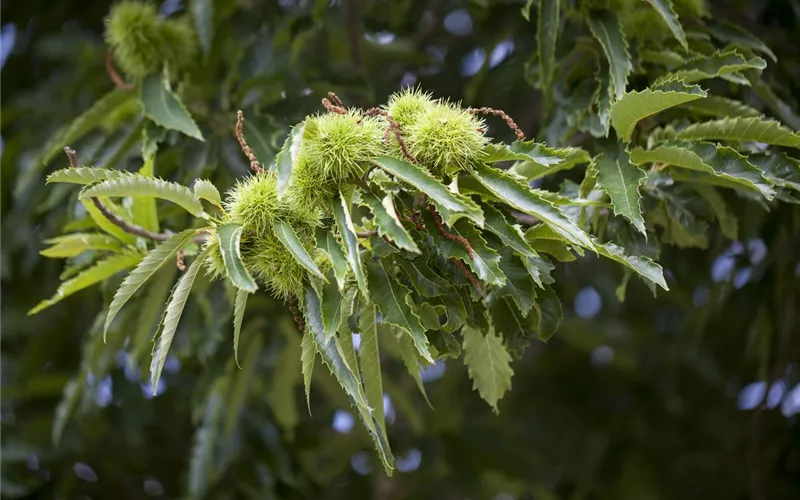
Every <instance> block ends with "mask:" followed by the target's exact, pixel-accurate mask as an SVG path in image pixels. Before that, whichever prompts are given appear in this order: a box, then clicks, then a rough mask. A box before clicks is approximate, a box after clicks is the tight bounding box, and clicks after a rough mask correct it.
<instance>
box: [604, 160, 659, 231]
mask: <svg viewBox="0 0 800 500" xmlns="http://www.w3.org/2000/svg"><path fill="white" fill-rule="evenodd" d="M595 167H596V169H597V182H598V184H599V185H600V187H601V188H602V189H603V191H605V192H606V194H608V196H609V198H611V205H612V207H613V208H614V214H616V215H622V216H624V217H625V218H626V219H628V220H629V221H630V222H631V224H633V226H634V227H635V228H636V230H637V231H639V232H640V233H642V234H647V231H646V229H645V227H644V217H643V215H642V207H641V201H642V195H641V194H640V193H639V186H640V185H641V183H642V181H643V180H644V178H645V173H644V172H643V171H642V170H641V169H640V168H638V167H636V166H634V165H632V164H631V162H630V161H629V159H628V155H627V154H626V153H624V152H622V151H621V152H620V154H619V155H618V156H617V157H616V158H612V157H611V156H609V155H607V154H601V155H599V156H598V157H597V159H596V162H595Z"/></svg>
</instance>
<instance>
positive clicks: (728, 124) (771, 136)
mask: <svg viewBox="0 0 800 500" xmlns="http://www.w3.org/2000/svg"><path fill="white" fill-rule="evenodd" d="M675 137H676V138H677V139H686V140H691V141H701V140H708V139H713V140H717V141H742V142H763V143H765V144H773V145H775V146H786V147H790V148H799V149H800V134H797V133H794V132H792V131H791V130H789V129H786V128H784V127H782V126H781V125H780V123H778V122H776V121H774V120H765V119H764V118H761V117H751V118H723V119H721V120H714V121H708V122H701V123H695V124H693V125H689V126H688V127H686V128H685V129H683V130H681V131H679V132H677V133H676V134H675Z"/></svg>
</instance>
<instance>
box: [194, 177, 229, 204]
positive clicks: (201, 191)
mask: <svg viewBox="0 0 800 500" xmlns="http://www.w3.org/2000/svg"><path fill="white" fill-rule="evenodd" d="M192 189H193V191H194V194H195V196H196V197H197V198H199V199H201V200H206V201H207V202H209V203H211V204H212V205H214V206H215V207H218V208H222V197H221V196H220V194H219V190H218V189H217V187H216V186H215V185H214V184H212V183H211V181H208V180H206V179H197V180H196V181H194V186H192Z"/></svg>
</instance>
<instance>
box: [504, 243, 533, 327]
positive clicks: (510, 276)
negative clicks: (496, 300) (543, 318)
mask: <svg viewBox="0 0 800 500" xmlns="http://www.w3.org/2000/svg"><path fill="white" fill-rule="evenodd" d="M500 257H501V258H500V269H502V270H503V274H505V276H506V283H505V285H503V286H501V287H498V288H497V289H496V292H495V293H497V296H498V297H510V298H511V300H513V301H514V303H515V304H517V307H519V310H520V311H522V315H523V316H527V315H528V313H529V312H531V309H532V308H533V304H534V298H535V297H536V292H535V291H534V289H533V281H531V277H530V275H529V274H528V270H527V268H526V267H525V265H524V264H523V263H522V261H521V260H520V259H519V258H518V257H517V256H516V255H514V250H513V249H511V248H510V247H506V248H504V249H503V250H502V251H501V252H500Z"/></svg>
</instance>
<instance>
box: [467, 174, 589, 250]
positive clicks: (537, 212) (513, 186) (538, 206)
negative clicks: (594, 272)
mask: <svg viewBox="0 0 800 500" xmlns="http://www.w3.org/2000/svg"><path fill="white" fill-rule="evenodd" d="M472 175H473V176H474V177H475V178H476V179H478V181H479V182H480V183H481V184H483V186H484V187H486V189H488V190H489V191H491V192H492V194H494V195H495V196H497V197H498V198H499V199H501V200H503V201H504V202H505V203H508V204H509V205H510V206H512V207H513V208H516V209H517V210H519V211H521V212H524V213H526V214H528V215H532V216H534V217H536V218H537V219H539V220H540V221H542V222H543V223H544V224H546V225H548V226H550V227H552V228H553V230H554V231H555V232H557V233H558V234H559V235H561V236H562V237H563V238H564V239H566V240H567V241H569V242H570V243H573V244H575V245H579V246H584V247H586V248H592V242H591V240H590V239H589V236H588V235H587V234H586V233H585V232H584V231H583V230H582V229H581V228H579V227H578V226H576V225H575V224H574V223H573V222H572V221H570V220H569V219H568V218H567V217H566V216H565V215H564V214H563V213H562V212H561V210H559V209H558V208H556V207H555V206H554V205H553V204H552V203H550V202H549V201H547V200H544V199H543V198H541V197H540V196H537V195H536V194H534V193H533V192H532V191H531V190H530V188H528V187H527V186H525V185H523V184H521V183H520V182H519V181H518V180H517V179H515V178H513V177H511V176H510V175H508V174H506V173H504V172H501V171H499V170H497V169H493V168H490V167H488V166H486V165H475V166H474V167H473V170H472Z"/></svg>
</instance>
